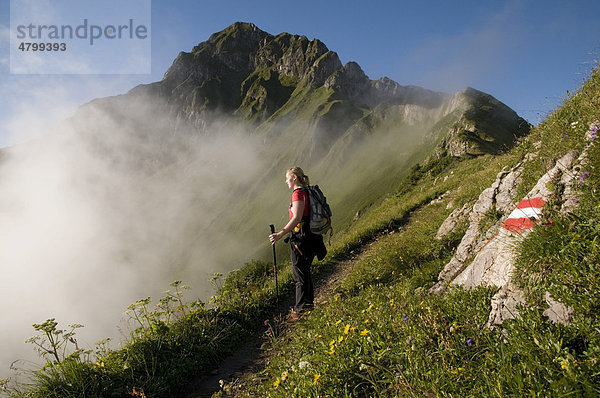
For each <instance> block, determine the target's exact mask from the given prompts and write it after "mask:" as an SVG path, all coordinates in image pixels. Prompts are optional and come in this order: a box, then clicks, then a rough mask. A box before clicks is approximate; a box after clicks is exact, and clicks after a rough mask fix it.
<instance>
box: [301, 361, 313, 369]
mask: <svg viewBox="0 0 600 398" xmlns="http://www.w3.org/2000/svg"><path fill="white" fill-rule="evenodd" d="M309 366H310V362H307V361H300V362H299V363H298V367H299V368H300V369H304V368H307V367H309Z"/></svg>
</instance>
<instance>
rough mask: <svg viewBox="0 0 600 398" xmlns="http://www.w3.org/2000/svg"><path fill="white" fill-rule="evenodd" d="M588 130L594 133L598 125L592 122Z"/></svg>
mask: <svg viewBox="0 0 600 398" xmlns="http://www.w3.org/2000/svg"><path fill="white" fill-rule="evenodd" d="M590 131H591V132H592V134H596V133H597V132H598V125H597V124H596V123H594V124H592V127H590Z"/></svg>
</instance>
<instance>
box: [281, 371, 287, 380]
mask: <svg viewBox="0 0 600 398" xmlns="http://www.w3.org/2000/svg"><path fill="white" fill-rule="evenodd" d="M287 377H288V372H287V371H285V372H283V373H282V374H281V381H285V379H287Z"/></svg>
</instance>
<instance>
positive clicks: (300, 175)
mask: <svg viewBox="0 0 600 398" xmlns="http://www.w3.org/2000/svg"><path fill="white" fill-rule="evenodd" d="M287 172H288V173H290V174H293V175H295V176H296V177H297V178H298V181H300V184H302V186H304V187H306V186H308V185H310V180H309V179H308V176H307V175H306V174H304V171H302V169H301V168H300V167H298V166H294V167H290V168H289V169H288V171H287Z"/></svg>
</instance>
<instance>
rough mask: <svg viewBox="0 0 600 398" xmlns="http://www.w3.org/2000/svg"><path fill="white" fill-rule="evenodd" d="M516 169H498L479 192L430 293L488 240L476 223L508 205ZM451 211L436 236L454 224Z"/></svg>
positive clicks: (442, 286)
mask: <svg viewBox="0 0 600 398" xmlns="http://www.w3.org/2000/svg"><path fill="white" fill-rule="evenodd" d="M520 172H521V164H518V165H517V166H515V167H514V168H513V169H511V170H502V171H501V172H500V173H498V175H497V177H496V181H494V183H493V184H492V186H491V187H490V188H487V189H485V190H484V191H483V192H482V193H481V195H479V199H477V202H475V204H474V205H473V207H472V208H471V211H470V214H469V227H468V228H467V232H465V235H464V236H463V238H462V240H461V241H460V244H459V245H458V248H457V249H456V253H455V254H454V256H453V257H452V259H451V260H450V262H449V263H448V264H446V266H445V267H444V269H443V270H442V272H441V273H440V275H439V277H438V282H437V283H436V284H435V285H434V286H433V287H432V288H431V290H430V291H431V292H432V293H442V292H443V291H444V290H445V289H446V287H447V286H448V284H450V283H451V282H452V281H454V279H455V278H456V277H457V276H458V275H459V274H460V273H461V272H463V271H464V269H465V268H466V267H467V265H468V261H469V259H472V258H473V256H475V254H476V253H477V252H479V250H480V249H481V248H482V247H483V246H484V245H485V244H486V241H488V240H489V238H490V237H491V236H488V232H489V231H485V232H486V233H482V232H481V231H480V223H481V222H482V220H483V219H484V218H485V217H486V214H488V213H489V212H492V211H493V210H494V209H496V210H500V211H505V208H504V207H505V206H507V205H508V201H507V198H508V197H510V196H511V195H513V194H511V192H514V190H515V189H516V187H517V184H518V181H519V180H518V175H519V174H520ZM498 196H499V197H500V198H501V202H500V205H501V206H504V207H498V201H497V198H498ZM461 212H462V210H461ZM459 213H460V212H459ZM453 214H454V212H453V213H452V214H451V215H450V216H449V217H448V219H447V220H446V221H444V223H443V224H442V227H440V230H438V236H440V235H442V234H443V233H444V230H443V229H442V228H444V229H447V228H448V227H449V225H452V224H455V223H457V221H456V220H455V218H456V214H455V215H454V216H453Z"/></svg>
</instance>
